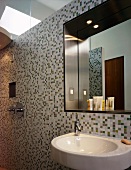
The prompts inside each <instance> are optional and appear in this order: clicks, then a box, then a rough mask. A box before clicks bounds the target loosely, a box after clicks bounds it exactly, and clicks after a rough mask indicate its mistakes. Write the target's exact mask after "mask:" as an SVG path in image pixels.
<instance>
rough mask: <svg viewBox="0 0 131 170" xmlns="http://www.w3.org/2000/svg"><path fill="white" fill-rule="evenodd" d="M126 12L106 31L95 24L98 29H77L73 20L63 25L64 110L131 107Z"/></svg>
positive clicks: (129, 24) (129, 31)
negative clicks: (120, 19)
mask: <svg viewBox="0 0 131 170" xmlns="http://www.w3.org/2000/svg"><path fill="white" fill-rule="evenodd" d="M128 5H129V4H128ZM129 8H130V5H129ZM92 11H93V10H92ZM127 16H128V17H127ZM127 16H126V17H127V18H128V19H124V20H122V22H120V23H119V22H118V23H117V22H116V24H114V23H113V24H114V25H115V26H113V27H111V28H106V30H104V29H103V30H104V31H103V30H102V28H101V29H100V27H101V25H99V24H98V25H97V24H96V25H95V27H96V28H94V29H95V33H93V31H90V29H89V28H88V29H87V27H83V29H80V30H75V29H74V25H75V24H74V23H73V22H74V21H73V22H72V23H71V22H70V23H67V24H65V25H64V34H65V110H68V111H69V110H71V111H72V110H77V111H79V110H80V111H87V110H90V111H91V110H94V111H105V110H107V111H112V110H130V109H131V92H130V88H129V87H130V85H131V78H130V63H131V59H130V54H131V48H130V44H131V29H130V28H131V19H130V18H131V16H130V15H127ZM124 17H125V16H124ZM84 18H86V17H85V16H84ZM83 20H85V19H83ZM85 21H86V20H85ZM91 23H92V21H90V23H89V25H90V24H91ZM87 25H88V24H87ZM71 27H72V30H73V31H74V33H73V31H72V30H71V29H70V28H71ZM96 29H98V33H96V32H97V31H96ZM101 30H102V31H101ZM90 32H92V33H91V34H92V36H90ZM76 56H77V57H76ZM70 89H72V91H71V90H70ZM71 92H72V93H71Z"/></svg>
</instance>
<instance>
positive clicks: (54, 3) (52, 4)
mask: <svg viewBox="0 0 131 170" xmlns="http://www.w3.org/2000/svg"><path fill="white" fill-rule="evenodd" d="M36 1H38V2H40V3H42V4H44V5H46V6H48V7H49V8H51V9H53V10H55V11H57V10H59V9H60V8H62V7H63V6H65V5H67V4H68V3H70V2H71V1H72V0H36Z"/></svg>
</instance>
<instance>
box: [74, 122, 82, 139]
mask: <svg viewBox="0 0 131 170" xmlns="http://www.w3.org/2000/svg"><path fill="white" fill-rule="evenodd" d="M80 131H81V125H80V122H79V121H78V120H76V121H75V122H74V132H75V135H76V136H78V135H79V134H80Z"/></svg>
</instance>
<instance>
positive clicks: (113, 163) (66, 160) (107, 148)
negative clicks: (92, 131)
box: [51, 133, 131, 170]
mask: <svg viewBox="0 0 131 170" xmlns="http://www.w3.org/2000/svg"><path fill="white" fill-rule="evenodd" d="M51 146H52V158H53V159H54V160H55V161H57V162H59V163H60V164H62V165H65V166H67V167H70V168H73V169H76V170H124V169H126V168H128V167H129V166H131V145H125V144H122V143H121V141H120V140H118V139H112V138H111V139H110V138H104V137H103V138H102V137H98V136H91V135H86V134H80V136H75V135H74V133H71V134H67V135H62V136H59V137H56V138H54V139H53V140H52V142H51Z"/></svg>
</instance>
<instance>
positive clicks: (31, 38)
mask: <svg viewBox="0 0 131 170" xmlns="http://www.w3.org/2000/svg"><path fill="white" fill-rule="evenodd" d="M102 2H103V1H102V0H74V1H73V2H72V3H71V4H69V5H67V6H65V7H64V8H63V9H61V10H59V11H58V12H56V13H55V14H53V15H51V16H50V17H48V18H47V19H46V20H44V21H43V22H41V23H40V24H39V25H37V26H36V27H34V28H32V29H31V30H29V31H28V32H26V33H25V34H23V35H22V36H20V37H19V38H18V39H16V40H15V42H13V43H12V44H11V45H10V46H9V47H8V48H7V49H4V50H3V51H1V52H0V166H1V167H5V168H7V169H9V170H69V168H66V167H63V166H61V165H59V164H57V163H55V162H53V161H52V160H51V154H50V153H51V152H50V142H51V140H52V139H53V138H54V137H56V136H59V135H61V134H65V133H69V132H72V131H73V120H74V116H75V114H76V113H65V112H64V78H63V77H64V75H63V74H64V71H63V55H62V53H63V39H62V38H63V23H64V22H66V21H68V20H70V19H72V18H74V17H75V16H77V15H78V14H81V13H83V12H84V11H87V10H89V9H91V8H93V7H94V6H96V5H98V4H100V3H102ZM12 53H13V54H14V56H15V59H14V62H13V63H11V62H10V58H11V55H12ZM9 82H16V96H17V97H16V98H12V99H9V95H8V90H9V89H8V84H9ZM17 101H19V102H21V103H22V104H23V105H24V109H25V111H24V116H22V115H19V114H14V113H12V112H9V111H8V108H9V106H11V105H12V104H15V102H17ZM78 116H79V119H80V121H81V124H82V127H83V132H87V133H93V134H99V135H104V136H111V137H125V138H127V139H131V128H130V127H131V116H130V115H112V114H92V113H90V114H87V113H79V115H78Z"/></svg>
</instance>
